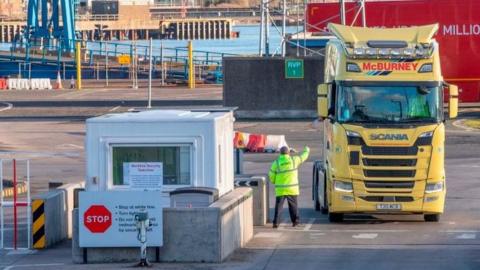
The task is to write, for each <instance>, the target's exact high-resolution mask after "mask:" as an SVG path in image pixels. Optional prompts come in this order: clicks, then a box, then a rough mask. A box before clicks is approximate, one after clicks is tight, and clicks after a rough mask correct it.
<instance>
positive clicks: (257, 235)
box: [254, 232, 282, 238]
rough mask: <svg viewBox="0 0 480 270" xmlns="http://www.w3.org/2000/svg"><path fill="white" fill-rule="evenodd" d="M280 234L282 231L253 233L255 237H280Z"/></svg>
mask: <svg viewBox="0 0 480 270" xmlns="http://www.w3.org/2000/svg"><path fill="white" fill-rule="evenodd" d="M281 236H282V233H279V232H261V233H257V234H255V236H254V237H256V238H278V237H281Z"/></svg>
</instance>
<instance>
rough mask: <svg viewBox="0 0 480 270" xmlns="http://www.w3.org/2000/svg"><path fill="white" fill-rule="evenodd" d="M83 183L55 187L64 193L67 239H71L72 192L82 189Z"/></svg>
mask: <svg viewBox="0 0 480 270" xmlns="http://www.w3.org/2000/svg"><path fill="white" fill-rule="evenodd" d="M84 187H85V183H84V182H82V183H73V184H65V185H61V186H59V187H57V190H59V191H61V192H63V193H64V197H65V207H64V209H65V218H66V223H67V237H68V238H69V239H71V238H72V228H73V223H72V211H73V208H74V190H75V189H77V188H84Z"/></svg>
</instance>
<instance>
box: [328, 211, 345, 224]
mask: <svg viewBox="0 0 480 270" xmlns="http://www.w3.org/2000/svg"><path fill="white" fill-rule="evenodd" d="M328 221H330V222H333V223H340V222H342V221H343V213H328Z"/></svg>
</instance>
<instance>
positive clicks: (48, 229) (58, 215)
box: [32, 190, 67, 248]
mask: <svg viewBox="0 0 480 270" xmlns="http://www.w3.org/2000/svg"><path fill="white" fill-rule="evenodd" d="M65 197H66V196H65V193H64V192H63V191H61V190H52V191H49V192H45V193H42V194H39V195H36V196H33V197H32V201H34V200H42V201H43V203H44V215H45V219H44V235H45V246H44V247H42V248H46V247H50V246H52V245H54V244H56V243H58V242H60V241H63V240H64V239H66V238H67V212H66V207H65ZM33 233H35V232H32V235H33ZM34 244H35V243H34Z"/></svg>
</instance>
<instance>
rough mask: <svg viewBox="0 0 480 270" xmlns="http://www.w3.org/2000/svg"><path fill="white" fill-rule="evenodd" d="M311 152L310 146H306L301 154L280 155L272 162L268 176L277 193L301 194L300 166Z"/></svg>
mask: <svg viewBox="0 0 480 270" xmlns="http://www.w3.org/2000/svg"><path fill="white" fill-rule="evenodd" d="M309 154H310V148H308V147H305V148H304V149H303V152H302V154H300V156H293V157H292V156H290V155H288V154H286V155H280V156H279V157H278V159H277V160H275V161H274V162H273V163H272V167H271V168H270V172H269V173H268V178H270V182H272V183H273V184H274V185H275V195H276V196H277V197H278V196H285V195H299V194H300V188H299V186H298V167H300V164H302V163H303V162H304V161H305V160H307V158H308V155H309Z"/></svg>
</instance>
